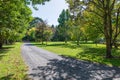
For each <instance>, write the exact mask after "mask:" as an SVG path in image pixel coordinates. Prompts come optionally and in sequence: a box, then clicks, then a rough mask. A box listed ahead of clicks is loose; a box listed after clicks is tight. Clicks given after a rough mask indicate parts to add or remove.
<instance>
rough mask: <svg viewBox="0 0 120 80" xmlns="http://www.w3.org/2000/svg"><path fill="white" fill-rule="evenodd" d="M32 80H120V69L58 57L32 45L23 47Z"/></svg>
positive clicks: (23, 54)
mask: <svg viewBox="0 0 120 80" xmlns="http://www.w3.org/2000/svg"><path fill="white" fill-rule="evenodd" d="M21 49H22V56H23V58H24V61H25V63H26V64H27V65H28V67H29V71H28V75H29V77H30V78H31V79H32V80H120V68H117V67H109V66H105V65H100V64H95V63H91V62H87V61H82V60H76V59H72V58H66V57H62V56H58V55H57V54H54V53H52V52H49V51H46V50H43V49H41V48H38V47H36V46H33V45H31V44H30V43H24V45H23V46H22V47H21Z"/></svg>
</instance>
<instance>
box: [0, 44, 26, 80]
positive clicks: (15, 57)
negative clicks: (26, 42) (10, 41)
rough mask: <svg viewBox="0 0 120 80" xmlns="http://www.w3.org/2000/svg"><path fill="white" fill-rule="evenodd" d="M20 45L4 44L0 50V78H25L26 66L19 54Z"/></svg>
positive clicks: (22, 79) (10, 79)
mask: <svg viewBox="0 0 120 80" xmlns="http://www.w3.org/2000/svg"><path fill="white" fill-rule="evenodd" d="M21 45H22V43H16V44H14V45H5V46H4V47H3V49H1V50H0V80H25V78H26V70H27V67H26V66H25V64H24V62H23V60H22V57H21V54H20V53H21V51H20V50H21V49H20V46H21Z"/></svg>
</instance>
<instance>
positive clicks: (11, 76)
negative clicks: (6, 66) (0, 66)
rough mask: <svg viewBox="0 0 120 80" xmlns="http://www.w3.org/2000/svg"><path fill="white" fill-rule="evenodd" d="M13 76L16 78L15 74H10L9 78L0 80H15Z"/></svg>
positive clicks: (0, 79)
mask: <svg viewBox="0 0 120 80" xmlns="http://www.w3.org/2000/svg"><path fill="white" fill-rule="evenodd" d="M13 76H14V75H13V74H9V75H7V76H4V77H1V78H0V80H11V79H12V80H15V79H14V78H13Z"/></svg>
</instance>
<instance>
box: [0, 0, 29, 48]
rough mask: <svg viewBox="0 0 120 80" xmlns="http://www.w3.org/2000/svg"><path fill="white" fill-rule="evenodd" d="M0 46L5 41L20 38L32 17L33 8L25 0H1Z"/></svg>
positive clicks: (0, 46)
mask: <svg viewBox="0 0 120 80" xmlns="http://www.w3.org/2000/svg"><path fill="white" fill-rule="evenodd" d="M0 5H1V7H0V11H1V12H0V17H1V18H0V48H2V45H3V43H4V42H5V41H7V42H10V43H12V42H14V41H17V40H20V39H21V38H22V36H23V33H24V32H25V29H26V27H27V26H28V23H29V21H30V18H31V10H30V9H29V8H28V7H27V6H26V5H25V3H24V2H23V1H12V0H9V1H3V0H2V1H0Z"/></svg>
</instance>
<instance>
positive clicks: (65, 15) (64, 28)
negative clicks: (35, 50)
mask: <svg viewBox="0 0 120 80" xmlns="http://www.w3.org/2000/svg"><path fill="white" fill-rule="evenodd" d="M69 18H70V13H69V11H68V10H63V11H62V12H61V14H60V16H59V18H58V22H59V25H58V27H59V28H58V29H59V32H60V33H61V38H62V37H63V38H64V41H65V43H67V39H68V30H69V26H68V24H67V21H68V20H69Z"/></svg>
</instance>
